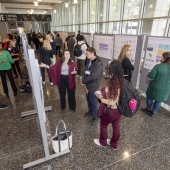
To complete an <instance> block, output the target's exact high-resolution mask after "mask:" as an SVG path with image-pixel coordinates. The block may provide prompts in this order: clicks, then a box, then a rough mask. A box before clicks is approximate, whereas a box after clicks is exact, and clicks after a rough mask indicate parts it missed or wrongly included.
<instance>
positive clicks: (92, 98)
mask: <svg viewBox="0 0 170 170" xmlns="http://www.w3.org/2000/svg"><path fill="white" fill-rule="evenodd" d="M86 56H87V58H88V62H87V65H86V68H85V70H84V72H83V76H82V85H85V86H86V88H87V94H86V99H87V104H88V109H89V110H88V112H87V113H85V114H84V117H87V116H90V115H92V116H93V120H92V125H95V124H97V110H98V100H97V97H96V95H95V91H96V90H98V88H99V84H100V80H101V77H102V72H103V64H102V62H101V60H100V59H99V57H98V56H97V55H96V50H95V48H93V47H89V48H87V49H86Z"/></svg>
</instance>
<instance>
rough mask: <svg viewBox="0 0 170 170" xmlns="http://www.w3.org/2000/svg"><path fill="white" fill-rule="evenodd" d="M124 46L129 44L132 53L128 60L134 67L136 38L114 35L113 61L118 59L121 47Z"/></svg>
mask: <svg viewBox="0 0 170 170" xmlns="http://www.w3.org/2000/svg"><path fill="white" fill-rule="evenodd" d="M125 44H129V45H130V46H131V50H132V51H131V56H130V57H129V58H130V61H131V63H132V64H133V65H134V63H135V54H136V47H137V36H126V35H115V46H114V59H118V56H119V54H120V52H121V50H122V47H123V46H124V45H125Z"/></svg>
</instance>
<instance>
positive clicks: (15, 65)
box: [11, 60, 21, 76]
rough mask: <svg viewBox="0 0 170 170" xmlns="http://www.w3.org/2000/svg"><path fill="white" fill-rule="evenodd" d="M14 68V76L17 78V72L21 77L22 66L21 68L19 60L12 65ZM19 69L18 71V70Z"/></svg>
mask: <svg viewBox="0 0 170 170" xmlns="http://www.w3.org/2000/svg"><path fill="white" fill-rule="evenodd" d="M11 66H12V71H13V72H14V74H15V75H16V76H17V75H18V74H17V71H18V73H19V75H21V69H20V66H19V60H16V61H15V63H14V64H11ZM15 67H16V68H17V71H16V68H15Z"/></svg>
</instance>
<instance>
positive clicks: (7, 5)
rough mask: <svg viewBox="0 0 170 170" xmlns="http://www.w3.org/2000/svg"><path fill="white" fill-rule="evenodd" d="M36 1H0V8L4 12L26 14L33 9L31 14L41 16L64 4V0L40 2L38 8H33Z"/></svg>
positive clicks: (43, 0)
mask: <svg viewBox="0 0 170 170" xmlns="http://www.w3.org/2000/svg"><path fill="white" fill-rule="evenodd" d="M35 1H36V0H0V4H1V7H2V9H3V11H4V12H7V13H16V14H26V13H27V11H28V10H29V11H30V10H31V9H33V10H34V12H33V14H42V13H43V12H44V11H48V10H51V9H53V8H54V7H56V6H57V5H59V4H60V3H62V2H64V1H65V0H42V1H41V2H39V5H38V6H34V3H33V2H35Z"/></svg>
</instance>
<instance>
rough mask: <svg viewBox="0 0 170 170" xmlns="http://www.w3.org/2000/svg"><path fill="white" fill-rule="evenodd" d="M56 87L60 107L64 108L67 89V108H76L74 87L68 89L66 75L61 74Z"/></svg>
mask: <svg viewBox="0 0 170 170" xmlns="http://www.w3.org/2000/svg"><path fill="white" fill-rule="evenodd" d="M58 89H59V94H60V104H61V109H62V110H64V109H65V108H66V90H67V94H68V103H69V108H70V109H72V110H75V109H76V99H75V89H69V82H68V76H67V75H62V74H61V76H60V83H59V87H58Z"/></svg>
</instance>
